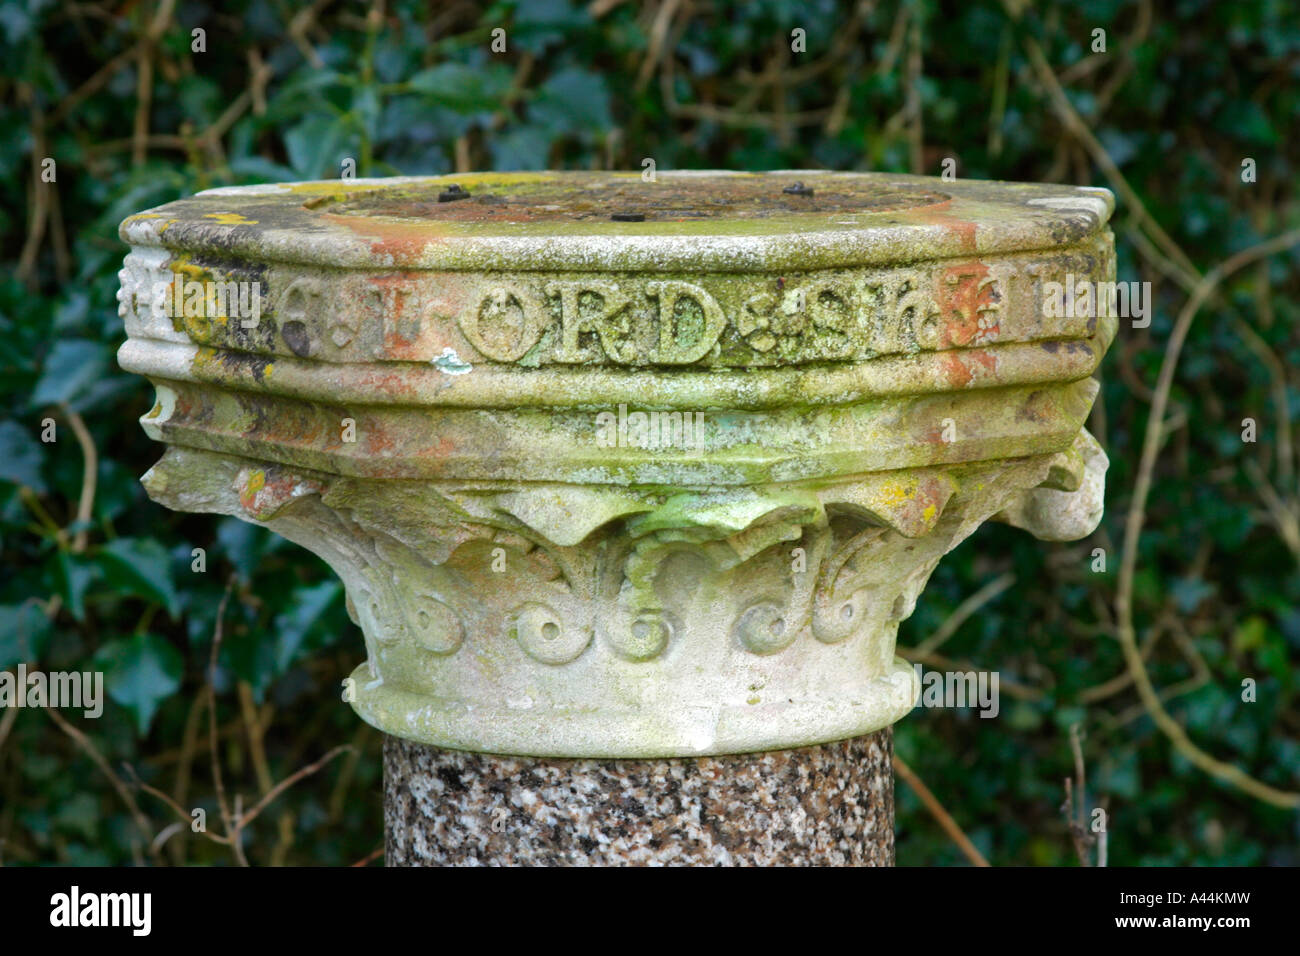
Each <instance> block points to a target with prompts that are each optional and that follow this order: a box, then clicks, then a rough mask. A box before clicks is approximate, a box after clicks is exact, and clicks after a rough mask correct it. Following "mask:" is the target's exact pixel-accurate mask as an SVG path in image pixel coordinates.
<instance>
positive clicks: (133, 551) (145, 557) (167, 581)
mask: <svg viewBox="0 0 1300 956" xmlns="http://www.w3.org/2000/svg"><path fill="white" fill-rule="evenodd" d="M99 558H100V563H101V565H103V567H104V569H105V571H107V572H109V573H111V574H112V576H113V579H114V583H117V584H119V585H120V587H121V589H122V590H124V591H126V593H128V594H137V595H139V596H141V597H145V598H149V599H151V600H154V601H157V602H159V603H160V604H162V606H163V607H165V608H166V609H167V613H168V614H170V615H171V617H172V620H175V619H176V618H177V617H178V616H179V615H180V610H181V602H180V595H179V594H178V593H177V591H176V584H175V582H174V581H173V580H172V559H171V555H169V554H168V553H167V549H166V548H164V547H163V546H162V545H161V544H159V543H158V542H157V541H155V540H153V539H152V538H117V539H115V540H113V541H110V542H109V543H108V544H106V545H104V547H102V548H100V550H99Z"/></svg>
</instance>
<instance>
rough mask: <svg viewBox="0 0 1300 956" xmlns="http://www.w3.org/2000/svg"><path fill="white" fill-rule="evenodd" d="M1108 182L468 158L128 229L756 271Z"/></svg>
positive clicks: (179, 239)
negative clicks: (580, 165) (457, 168)
mask: <svg viewBox="0 0 1300 956" xmlns="http://www.w3.org/2000/svg"><path fill="white" fill-rule="evenodd" d="M1113 208H1114V199H1113V197H1112V196H1111V194H1110V192H1109V191H1108V190H1106V189H1096V188H1081V187H1071V186H1054V185H1038V184H1027V183H1004V182H985V181H978V180H956V181H952V182H947V181H943V180H940V179H935V178H931V177H921V176H906V175H902V174H896V173H836V172H823V171H816V170H786V171H775V172H767V173H736V172H725V171H695V172H660V173H658V175H657V178H656V181H654V182H646V181H644V180H643V179H642V177H641V174H640V173H607V172H540V173H458V174H455V175H449V176H441V177H398V178H392V179H353V180H327V181H320V182H308V183H282V184H267V185H258V186H234V187H223V188H220V189H210V190H207V191H206V192H202V193H199V194H198V195H197V196H193V197H191V198H188V199H181V200H177V201H176V202H172V203H168V204H166V205H164V206H159V207H157V208H155V209H152V210H148V211H146V212H143V213H139V214H137V215H134V216H131V217H129V218H128V219H126V220H125V221H124V222H123V223H122V227H121V236H122V238H123V240H124V241H126V242H128V243H131V244H132V245H137V246H162V247H166V248H168V249H172V250H176V251H187V252H206V253H211V254H216V255H225V256H230V257H239V258H246V259H247V258H253V259H259V260H265V261H267V262H295V263H303V264H311V263H316V264H320V265H324V266H335V267H344V268H371V269H373V268H385V267H387V268H399V269H451V270H483V269H523V270H572V271H596V270H606V269H612V270H630V271H655V270H662V269H673V268H685V269H692V270H696V271H710V270H716V271H739V272H746V271H764V270H769V269H810V268H835V267H844V266H857V265H888V264H895V263H906V262H914V261H919V260H923V259H935V258H947V257H953V256H972V255H985V254H989V253H998V252H1011V251H1022V250H1034V249H1052V248H1057V247H1061V246H1067V245H1072V244H1074V243H1077V242H1079V241H1081V240H1083V239H1085V238H1086V237H1087V236H1089V235H1091V234H1093V233H1096V232H1098V231H1099V230H1101V229H1102V228H1103V227H1104V225H1105V223H1106V221H1107V219H1108V218H1109V216H1110V213H1111V211H1112V209H1113Z"/></svg>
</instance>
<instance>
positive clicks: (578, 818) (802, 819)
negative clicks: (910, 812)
mask: <svg viewBox="0 0 1300 956" xmlns="http://www.w3.org/2000/svg"><path fill="white" fill-rule="evenodd" d="M892 741H893V736H892V731H891V730H890V728H885V729H884V730H881V731H877V732H876V733H874V734H867V735H866V736H864V737H855V738H853V739H852V740H843V741H840V742H838V743H832V744H824V745H821V746H817V747H802V748H799V749H797V750H782V751H771V752H768V753H758V754H731V755H726V756H717V757H693V758H682V759H674V760H559V759H537V758H532V757H500V756H495V755H492V754H474V753H466V752H464V751H456V750H440V749H438V748H437V747H429V746H425V745H423V744H417V743H412V742H411V741H408V740H402V739H400V738H398V737H391V736H388V737H385V738H384V830H385V834H386V844H387V853H386V857H385V862H386V864H387V865H388V866H500V865H506V866H508V865H516V864H518V865H551V866H572V865H577V866H587V865H596V866H604V865H629V864H630V865H666V866H673V865H679V866H680V865H712V864H718V865H742V866H743V865H785V866H819V865H821V866H832V865H841V866H843V865H850V866H891V865H893V862H894V781H893V769H892V766H891V757H892V752H893V748H892Z"/></svg>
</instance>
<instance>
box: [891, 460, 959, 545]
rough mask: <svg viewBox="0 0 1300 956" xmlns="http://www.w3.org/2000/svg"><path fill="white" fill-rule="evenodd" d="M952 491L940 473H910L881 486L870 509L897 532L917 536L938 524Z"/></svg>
mask: <svg viewBox="0 0 1300 956" xmlns="http://www.w3.org/2000/svg"><path fill="white" fill-rule="evenodd" d="M952 492H953V486H952V483H951V482H950V481H948V480H947V479H945V478H943V477H940V476H939V475H934V474H922V475H911V476H908V477H907V478H905V479H904V480H902V481H897V482H891V483H889V484H886V485H884V486H882V487H881V488H880V491H879V492H878V494H877V495H876V499H877V500H876V503H874V504H873V506H872V510H873V511H875V512H876V513H877V514H878V515H879V516H880V517H881V518H883V519H884V520H885V521H887V522H888V523H889V525H890V526H891V527H892V528H893V529H894V530H895V531H897V532H898V533H899V534H901V535H903V536H904V537H906V538H917V537H920V536H921V535H923V534H928V533H929V532H930V531H932V530H933V529H934V526H935V525H936V524H938V523H939V518H940V516H941V515H942V514H943V509H944V507H945V506H946V505H947V504H948V499H949V498H951V497H952Z"/></svg>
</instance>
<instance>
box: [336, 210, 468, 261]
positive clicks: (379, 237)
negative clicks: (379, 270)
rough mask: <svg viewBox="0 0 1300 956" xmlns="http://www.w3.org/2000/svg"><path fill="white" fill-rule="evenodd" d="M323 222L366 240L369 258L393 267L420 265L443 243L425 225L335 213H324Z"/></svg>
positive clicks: (441, 239)
mask: <svg viewBox="0 0 1300 956" xmlns="http://www.w3.org/2000/svg"><path fill="white" fill-rule="evenodd" d="M322 218H323V219H325V220H326V221H328V222H331V223H334V224H336V225H339V226H342V227H343V228H345V229H347V230H348V231H349V232H351V233H353V234H355V235H357V236H360V237H361V238H363V239H366V240H367V241H369V243H370V251H371V253H372V254H374V255H376V256H382V257H384V258H386V259H388V260H390V261H391V262H393V263H394V264H396V265H414V264H416V263H418V262H419V261H420V258H421V256H422V255H423V254H424V250H425V249H426V248H427V247H428V246H429V245H430V244H431V243H442V242H444V241H445V240H444V239H443V238H442V237H441V236H439V235H436V234H434V233H433V231H432V229H431V224H430V223H428V222H400V221H396V220H392V219H364V218H360V217H357V216H339V215H335V214H334V213H324V214H322ZM434 228H436V227H434Z"/></svg>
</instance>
